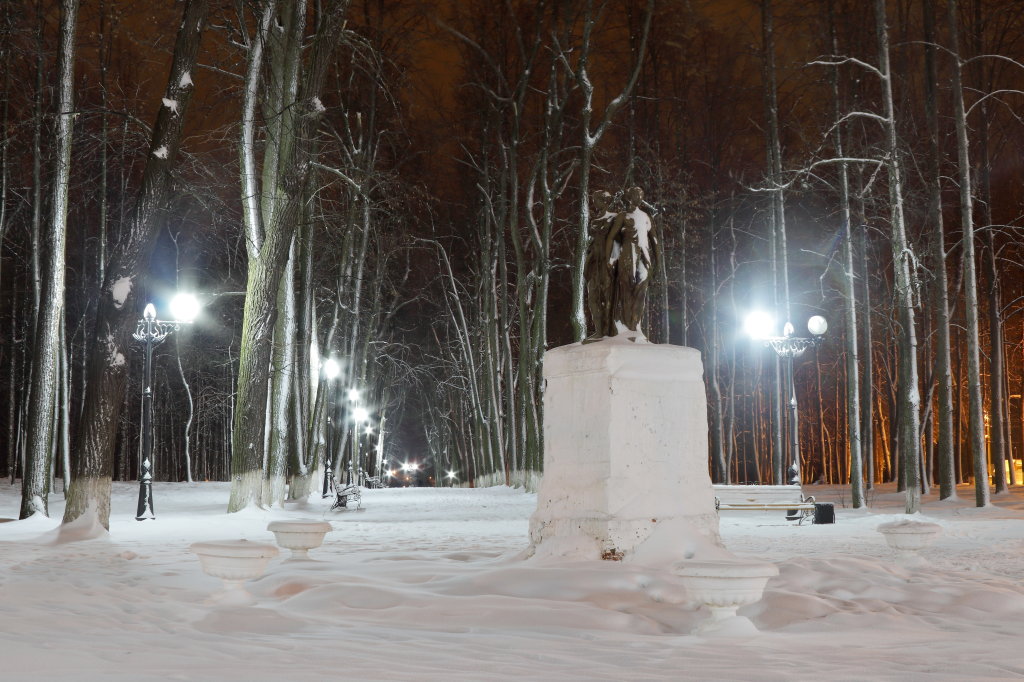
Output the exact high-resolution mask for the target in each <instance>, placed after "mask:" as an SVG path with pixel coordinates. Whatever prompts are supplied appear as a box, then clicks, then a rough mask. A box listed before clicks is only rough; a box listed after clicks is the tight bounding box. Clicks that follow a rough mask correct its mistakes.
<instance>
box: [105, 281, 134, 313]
mask: <svg viewBox="0 0 1024 682" xmlns="http://www.w3.org/2000/svg"><path fill="white" fill-rule="evenodd" d="M130 293H132V278H131V277H121V278H119V279H118V280H117V281H116V282H114V284H113V285H112V286H111V287H110V297H111V298H112V299H113V300H114V307H115V308H120V307H121V306H123V305H124V302H125V301H127V300H128V294H130Z"/></svg>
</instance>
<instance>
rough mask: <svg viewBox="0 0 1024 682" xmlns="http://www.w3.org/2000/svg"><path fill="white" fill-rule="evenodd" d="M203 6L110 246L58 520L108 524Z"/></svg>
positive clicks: (191, 11)
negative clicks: (124, 413)
mask: <svg viewBox="0 0 1024 682" xmlns="http://www.w3.org/2000/svg"><path fill="white" fill-rule="evenodd" d="M207 9H208V2H207V0H188V2H187V3H186V5H185V8H184V12H183V15H182V21H181V25H180V26H179V29H178V36H177V40H176V42H175V46H174V56H173V58H172V64H171V70H170V74H169V76H168V80H167V87H166V90H165V92H164V97H163V98H162V106H161V107H160V110H159V112H158V113H157V118H156V124H155V125H154V127H153V134H152V138H151V142H150V147H149V155H148V156H147V157H146V165H145V168H144V170H143V175H142V182H141V184H140V186H139V189H138V192H137V193H136V195H135V202H134V206H133V208H132V211H131V214H130V216H129V217H128V224H127V225H126V226H124V227H123V228H122V230H121V232H120V238H119V239H118V241H117V243H116V244H115V245H114V246H113V248H112V249H111V250H110V257H109V261H108V263H107V271H106V273H105V276H104V281H103V286H102V289H101V291H100V296H99V303H98V307H97V311H96V326H95V331H94V333H93V336H92V340H91V343H90V349H89V358H88V369H87V374H88V377H87V385H86V392H85V397H84V401H83V404H82V415H81V423H80V428H79V433H78V437H77V439H76V441H75V443H74V446H73V449H72V466H73V467H74V471H73V474H74V475H73V478H72V482H71V488H70V489H69V490H68V500H67V506H66V507H65V510H64V523H70V522H71V521H74V520H75V519H77V518H78V517H79V516H81V515H82V514H84V513H86V511H87V510H90V509H92V510H93V511H94V512H95V513H96V515H97V517H98V519H99V521H100V523H102V524H103V526H104V527H109V523H110V521H109V519H110V483H111V477H112V475H113V454H114V444H115V441H116V439H117V429H118V420H119V417H120V414H121V406H122V404H123V403H124V395H125V389H126V385H127V379H128V354H129V350H128V348H129V344H130V339H131V332H132V330H133V329H134V327H135V322H136V320H137V319H138V308H137V305H136V301H137V296H138V294H137V292H138V289H139V284H140V283H141V282H140V280H141V278H142V276H143V274H144V273H145V272H146V271H147V269H148V268H147V266H148V263H149V256H150V254H151V253H152V250H153V245H154V244H155V242H156V237H157V235H158V233H159V230H160V227H161V225H162V224H163V223H162V221H163V215H164V210H165V208H166V206H167V202H168V201H169V199H170V196H171V189H172V187H173V178H172V174H171V172H172V169H173V168H174V163H175V159H176V158H177V155H178V148H179V146H180V144H181V136H182V130H183V128H184V122H185V115H186V113H187V111H188V105H189V102H190V101H191V99H192V94H193V91H194V89H195V88H194V85H193V83H192V76H191V74H192V71H193V70H194V69H195V65H196V55H197V54H198V52H199V43H200V39H201V37H202V32H203V28H204V25H205V23H206V15H207Z"/></svg>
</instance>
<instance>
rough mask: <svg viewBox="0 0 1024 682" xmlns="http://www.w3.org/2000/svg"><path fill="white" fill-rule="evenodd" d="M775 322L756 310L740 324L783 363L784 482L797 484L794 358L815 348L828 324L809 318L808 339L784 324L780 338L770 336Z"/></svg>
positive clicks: (814, 316)
mask: <svg viewBox="0 0 1024 682" xmlns="http://www.w3.org/2000/svg"><path fill="white" fill-rule="evenodd" d="M774 328H775V320H774V319H773V318H772V316H771V315H769V314H768V313H765V312H761V311H755V312H752V313H750V314H749V315H747V318H746V319H745V320H744V321H743V329H744V331H746V333H747V334H748V335H749V336H750V337H751V338H753V339H755V340H757V341H763V342H764V344H765V345H766V346H770V347H771V349H772V350H773V351H775V354H776V355H778V356H779V357H780V358H782V359H784V360H785V361H786V391H787V393H788V394H789V424H790V438H789V450H790V452H789V459H790V462H791V464H790V467H789V472H788V473H789V475H788V476H787V480H786V482H787V483H789V484H791V485H799V484H800V480H801V479H800V429H799V421H798V420H799V411H798V410H797V402H796V384H795V382H794V377H793V358H796V357H799V356H800V355H801V354H803V352H804V351H805V350H807V349H808V348H814V347H817V346H818V345H819V344H820V343H821V340H822V337H823V336H824V334H825V332H826V331H828V321H826V320H825V318H824V317H822V316H821V315H812V316H811V317H810V318H809V319H808V320H807V331H808V332H810V334H811V335H810V336H809V337H802V336H793V332H794V331H795V330H794V328H793V323H792V322H786V324H785V325H784V326H783V328H782V336H773V335H772V333H771V332H772V330H773V329H774Z"/></svg>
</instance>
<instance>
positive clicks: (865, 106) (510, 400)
mask: <svg viewBox="0 0 1024 682" xmlns="http://www.w3.org/2000/svg"><path fill="white" fill-rule="evenodd" d="M0 13H2V15H0V56H2V63H3V65H4V69H3V74H2V76H0V81H2V82H0V247H2V249H0V320H2V322H0V367H2V371H0V395H2V396H3V400H2V401H0V405H2V409H0V472H2V473H3V474H4V475H5V476H6V477H7V478H8V479H9V481H10V483H11V484H12V485H15V484H20V485H21V487H22V493H23V504H22V515H23V516H27V515H30V514H32V513H46V512H47V500H48V497H49V496H50V495H65V494H66V495H67V497H68V504H67V506H66V512H65V521H71V520H74V519H75V518H77V517H78V516H80V515H81V514H84V513H86V512H87V511H88V510H94V511H95V512H96V513H97V514H98V515H99V518H100V520H101V521H102V522H103V523H104V524H105V525H106V523H107V520H108V515H109V499H110V486H111V482H112V481H131V480H134V479H135V478H136V477H137V476H138V475H139V453H140V434H139V432H140V418H139V417H140V405H141V399H142V396H141V392H142V388H141V386H142V378H141V372H142V369H141V362H140V360H141V355H142V354H141V345H140V344H139V343H137V342H135V341H133V340H132V338H131V332H132V331H133V330H134V328H135V324H136V322H137V320H138V319H139V318H140V317H141V314H142V309H143V306H144V305H145V304H146V303H149V302H152V303H154V304H155V305H156V308H157V311H158V314H159V316H160V317H161V318H165V317H166V316H167V315H169V313H168V312H167V303H168V301H169V299H170V298H171V296H172V294H173V292H175V291H177V290H189V291H192V292H195V293H196V295H197V296H198V297H199V299H200V301H201V302H202V303H203V312H202V314H201V316H200V317H199V318H198V319H197V320H196V322H195V323H194V324H192V325H187V326H182V327H181V328H180V329H179V330H178V331H175V332H174V334H173V335H172V336H171V337H169V338H168V339H167V340H166V341H164V342H163V343H162V344H161V345H159V346H157V348H156V352H155V355H154V361H153V372H154V374H153V384H154V387H155V391H154V415H155V418H154V424H153V428H154V442H155V443H156V452H155V458H154V462H153V465H154V475H155V477H156V479H157V480H164V481H189V482H191V481H203V480H231V481H232V492H231V499H230V502H229V501H228V500H225V504H226V505H228V508H229V509H230V510H231V511H236V510H239V509H242V508H244V507H246V506H248V505H253V504H256V505H264V506H266V505H275V504H281V503H282V502H283V501H284V500H285V499H288V498H291V499H294V498H299V497H305V496H306V495H308V494H309V493H310V491H313V490H319V488H320V485H321V477H322V476H323V469H324V465H325V463H326V464H329V465H330V468H331V471H333V472H334V475H336V476H337V475H340V474H341V473H342V472H345V471H346V470H347V468H348V467H349V466H353V467H355V468H359V467H362V468H363V469H364V470H365V472H366V473H367V474H370V475H383V476H385V477H386V475H387V472H388V471H389V470H394V469H396V468H398V467H400V466H401V465H402V464H403V463H408V462H415V463H417V464H418V465H419V467H420V470H419V473H418V474H417V475H416V476H414V477H413V478H410V480H409V482H410V483H411V482H416V483H420V484H430V485H434V484H437V485H440V484H452V483H458V484H461V485H477V486H479V485H493V484H507V485H516V486H525V487H527V488H531V489H532V488H534V487H535V486H536V483H537V477H538V476H540V475H541V474H542V472H543V435H544V434H543V393H544V385H543V358H544V352H545V350H546V349H548V348H551V347H554V346H558V345H562V344H565V343H572V342H575V341H579V340H580V339H582V338H583V337H584V335H585V333H586V319H585V317H584V310H585V306H584V302H583V289H584V286H583V273H582V269H583V267H582V264H583V258H584V254H585V251H586V246H587V238H588V230H589V221H590V216H591V204H590V200H589V197H590V196H591V195H592V193H593V192H594V191H595V190H607V191H609V192H611V193H612V194H613V195H614V194H617V193H621V192H623V191H624V190H625V188H627V187H630V186H633V185H637V186H640V187H642V188H643V190H644V195H645V206H644V208H645V210H646V211H647V212H648V213H650V214H652V215H653V216H654V217H655V220H656V221H657V223H658V226H659V229H660V232H661V234H662V235H663V238H664V251H665V258H664V259H663V261H662V266H661V268H660V269H661V272H659V273H657V274H658V277H657V278H656V281H655V285H654V286H652V288H651V290H650V293H649V299H650V300H649V303H648V306H647V313H646V315H647V319H646V321H645V324H644V329H645V330H646V332H647V336H648V338H649V339H651V340H652V341H654V342H658V343H666V342H667V343H676V344H684V345H688V346H693V347H695V348H698V349H699V350H701V351H702V354H703V359H704V370H705V380H706V384H707V388H708V399H709V415H708V424H709V430H710V434H711V439H710V442H711V452H709V460H708V465H709V471H710V472H711V474H712V477H713V478H714V479H715V480H716V481H719V482H735V483H744V482H756V481H760V482H781V481H782V480H783V478H784V477H785V475H786V474H785V468H786V466H787V464H788V463H789V462H790V461H791V460H792V458H793V457H799V460H800V467H799V470H800V472H801V475H802V478H803V480H804V482H807V483H811V482H824V483H833V484H844V485H848V486H849V490H850V496H849V502H850V504H852V505H853V506H857V507H859V506H862V505H865V504H870V499H871V490H872V488H873V487H874V486H875V485H876V484H878V483H881V482H895V483H897V484H898V486H899V488H900V489H901V490H904V491H906V493H907V495H906V499H907V511H908V512H913V511H916V509H917V505H918V504H919V498H920V495H921V494H923V493H928V492H929V491H930V489H931V487H932V486H936V487H937V488H938V494H939V496H940V497H942V498H948V497H952V496H955V495H957V488H956V486H957V484H971V485H972V486H973V489H972V493H973V495H974V501H975V502H976V503H977V504H978V505H984V504H987V503H988V501H989V498H990V495H991V494H993V493H994V494H999V493H1000V492H1002V491H1004V490H1006V488H1007V486H1009V485H1018V484H1024V480H1022V477H1021V470H1020V465H1021V462H1022V461H1024V400H1022V399H1021V396H1022V395H1024V314H1022V311H1024V276H1022V275H1024V227H1022V226H1024V223H1022V219H1021V215H1022V212H1024V201H1022V199H1021V197H1022V193H1021V192H1020V186H1021V184H1022V183H1024V166H1022V163H1021V161H1020V159H1021V158H1024V119H1022V115H1024V5H1022V4H1021V3H1019V2H1015V1H1014V0H941V1H932V0H872V2H862V1H860V0H813V2H796V1H795V0H732V1H729V2H724V1H712V0H703V1H700V0H695V1H693V2H686V3H681V2H668V1H667V0H629V1H628V2H608V1H607V0H564V1H563V0H530V1H528V2H527V1H520V0H501V1H499V2H483V1H482V0H466V1H464V2H441V1H439V0H413V1H409V2H398V1H397V0H348V1H342V0H335V1H334V2H326V3H312V2H308V0H233V1H232V2H218V0H185V1H179V2H172V1H171V0H166V1H160V2H151V3H132V2H127V1H125V0H91V1H87V2H82V1H80V0H60V1H58V0H18V1H15V2H7V3H3V4H2V7H0ZM756 309H761V310H767V311H770V312H771V313H772V314H773V315H774V317H775V319H776V321H777V327H778V328H777V329H776V331H775V333H777V334H781V333H782V325H783V323H784V322H786V321H791V322H792V323H793V324H794V326H795V327H796V334H797V335H805V336H806V335H807V334H806V333H805V331H806V330H805V329H804V328H802V326H801V325H802V324H803V323H804V322H805V321H806V320H807V319H808V318H809V317H810V316H811V315H823V316H825V317H826V318H827V319H828V322H829V330H828V333H827V334H826V336H825V337H824V340H823V342H822V343H821V344H820V345H819V346H817V347H816V348H814V349H813V350H808V351H807V352H805V353H804V354H803V355H801V356H800V357H798V358H797V359H796V360H795V362H794V363H793V371H792V373H788V372H787V366H786V365H785V363H782V362H780V361H779V359H778V358H777V356H775V355H774V354H773V353H772V352H771V351H770V350H769V349H768V348H766V347H765V346H764V345H763V343H760V342H756V341H754V340H751V339H749V338H747V337H745V336H744V335H743V333H742V321H743V319H744V317H745V315H746V314H747V313H748V312H750V311H752V310H756ZM327 358H332V359H334V360H336V361H337V362H338V365H339V367H340V374H339V376H337V377H336V378H330V377H329V376H328V374H327V373H326V372H325V370H324V362H323V361H324V360H325V359H327ZM351 388H355V389H358V391H359V399H358V401H356V400H355V399H354V396H353V399H349V397H348V390H349V389H351ZM792 395H795V396H796V397H797V401H796V406H795V407H794V406H793V403H792V402H791V396H792ZM357 406H363V407H365V408H367V409H368V410H369V411H370V414H371V417H370V424H369V426H370V428H369V429H366V430H363V428H362V426H360V428H355V426H354V423H353V414H354V411H355V408H356V407H357ZM353 439H356V442H355V443H353ZM353 452H354V453H356V460H357V461H355V462H349V460H350V459H351V453H353ZM394 480H396V481H398V482H399V483H405V482H406V480H405V477H401V478H396V479H394ZM65 491H66V493H65Z"/></svg>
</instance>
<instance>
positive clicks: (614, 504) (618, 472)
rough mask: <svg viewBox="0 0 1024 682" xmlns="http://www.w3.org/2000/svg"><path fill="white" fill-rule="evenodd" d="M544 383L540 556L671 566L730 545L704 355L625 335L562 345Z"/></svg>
mask: <svg viewBox="0 0 1024 682" xmlns="http://www.w3.org/2000/svg"><path fill="white" fill-rule="evenodd" d="M544 378H545V379H546V389H545V393H544V477H543V479H542V481H541V485H540V490H539V492H538V494H537V511H536V512H534V514H533V516H531V517H530V553H531V554H532V555H534V556H540V557H575V558H580V559H598V558H605V559H626V560H630V559H636V560H643V561H644V562H648V561H650V562H656V563H663V562H669V561H673V560H679V559H686V558H691V557H693V556H694V553H695V548H696V547H697V546H715V548H716V549H717V548H718V547H720V545H721V541H720V540H719V536H718V516H717V514H716V513H715V503H714V494H713V492H712V488H711V479H710V477H709V476H708V465H707V460H708V413H707V403H706V399H705V394H704V382H703V365H702V364H701V359H700V353H699V352H698V351H697V350H694V349H693V348H684V347H681V346H669V345H656V344H650V343H646V342H645V341H643V340H642V338H641V339H640V340H638V341H637V342H633V341H630V340H628V339H626V338H624V337H621V336H620V337H615V338H610V339H603V340H601V341H598V342H596V343H589V344H582V345H581V344H573V345H570V346H562V347H561V348H555V349H553V350H550V351H548V352H547V353H546V354H545V356H544ZM645 543H647V544H646V546H643V545H644V544H645Z"/></svg>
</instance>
